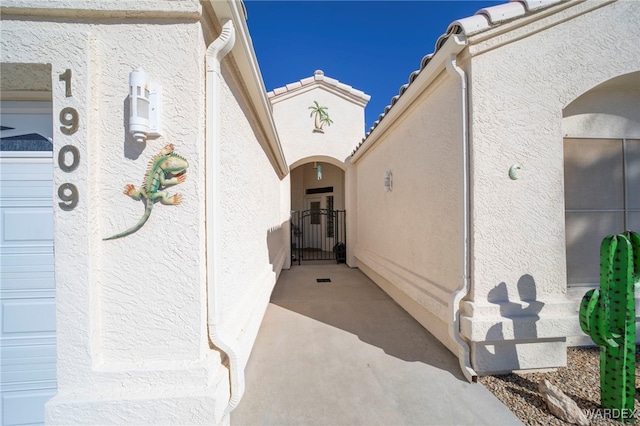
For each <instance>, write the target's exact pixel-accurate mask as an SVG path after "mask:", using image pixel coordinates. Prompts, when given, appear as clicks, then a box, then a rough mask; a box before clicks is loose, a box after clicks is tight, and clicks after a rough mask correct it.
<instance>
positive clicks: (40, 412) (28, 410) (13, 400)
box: [2, 389, 56, 426]
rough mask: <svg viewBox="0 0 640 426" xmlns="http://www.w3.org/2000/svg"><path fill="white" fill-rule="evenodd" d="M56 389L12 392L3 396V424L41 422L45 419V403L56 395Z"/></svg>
mask: <svg viewBox="0 0 640 426" xmlns="http://www.w3.org/2000/svg"><path fill="white" fill-rule="evenodd" d="M55 393H56V391H55V389H51V390H40V391H23V392H11V393H8V394H4V395H3V396H2V405H3V409H2V424H4V425H7V426H9V425H28V424H40V423H41V422H42V419H44V404H45V403H46V402H47V401H48V400H49V399H50V398H51V397H53V396H54V395H55Z"/></svg>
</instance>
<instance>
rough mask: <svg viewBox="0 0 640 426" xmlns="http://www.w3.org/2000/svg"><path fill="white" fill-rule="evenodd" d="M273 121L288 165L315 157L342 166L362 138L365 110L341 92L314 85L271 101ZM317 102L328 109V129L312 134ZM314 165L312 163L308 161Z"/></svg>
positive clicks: (325, 127)
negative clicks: (331, 159)
mask: <svg viewBox="0 0 640 426" xmlns="http://www.w3.org/2000/svg"><path fill="white" fill-rule="evenodd" d="M270 101H271V104H272V105H273V117H274V120H275V122H276V125H277V128H278V135H279V136H280V141H281V143H282V149H283V151H284V155H285V158H286V159H287V163H288V164H289V165H291V164H294V163H296V162H299V161H300V160H303V159H307V158H312V157H314V156H320V155H323V156H328V157H332V158H334V159H336V160H338V161H339V162H344V161H345V160H346V158H347V157H348V156H349V154H350V152H351V150H352V149H353V146H354V145H355V144H357V143H358V142H359V141H360V140H361V139H362V136H363V134H364V108H363V107H362V106H361V105H359V104H358V103H356V102H355V101H353V100H351V99H349V97H348V96H346V95H343V94H341V93H340V92H337V91H334V90H331V89H329V88H327V87H325V86H323V85H320V84H314V85H311V86H309V87H305V88H303V89H298V90H297V91H293V92H289V93H287V94H284V95H280V96H276V97H272V98H271V99H270ZM314 101H317V102H318V103H319V104H320V105H321V106H324V107H327V112H328V113H329V117H331V119H332V120H333V124H331V126H326V125H325V126H324V128H323V130H324V133H317V132H314V131H313V129H314V122H313V118H312V117H310V116H309V115H310V113H311V110H310V109H309V107H310V106H312V105H314V103H313V102H314ZM311 161H313V160H311Z"/></svg>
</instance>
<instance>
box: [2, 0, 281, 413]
mask: <svg viewBox="0 0 640 426" xmlns="http://www.w3.org/2000/svg"><path fill="white" fill-rule="evenodd" d="M18 3H19V2H12V3H11V5H10V6H12V7H13V6H16V5H17V4H18ZM63 3H64V2H56V4H55V5H52V8H53V9H56V12H55V13H62V14H64V10H65V7H66V6H65V5H64V4H63ZM71 3H73V2H71ZM105 4H106V6H105ZM172 5H174V6H175V7H174V8H173V9H171V7H172ZM18 6H19V5H18ZM27 6H29V8H30V9H29V10H30V11H31V12H28V13H35V12H34V9H33V4H31V3H30V4H29V5H27ZM67 6H68V5H67ZM103 6H105V7H107V9H108V8H109V7H112V8H113V10H117V11H116V13H115V14H110V13H109V12H108V10H102V9H103ZM132 6H133V3H127V4H124V3H123V4H118V2H106V3H101V5H100V9H101V12H100V13H98V15H99V16H102V17H106V16H108V17H110V18H111V19H110V20H109V21H108V22H105V21H97V22H93V21H91V17H92V16H94V13H93V12H92V11H91V10H90V9H87V10H86V11H85V12H83V13H82V15H83V16H86V19H84V20H74V19H73V18H68V19H65V20H64V21H58V22H56V23H51V22H47V19H46V18H41V19H37V20H34V21H23V20H19V19H18V20H12V19H10V16H3V23H2V37H1V43H2V61H3V62H9V63H16V64H20V63H36V64H38V63H42V64H51V66H52V74H51V83H50V84H49V86H51V88H52V92H53V93H52V95H53V114H54V122H57V121H56V119H57V116H58V114H59V111H60V110H61V109H62V108H64V107H73V108H75V109H76V110H77V111H78V115H79V117H80V126H79V129H78V131H77V132H76V133H74V134H73V135H71V136H68V135H64V134H63V133H62V132H61V131H60V130H59V125H55V126H54V158H57V155H56V152H57V151H59V150H60V148H61V147H62V146H64V145H67V144H71V145H74V146H76V147H78V149H79V150H80V163H79V167H78V168H77V169H76V170H75V171H73V172H71V173H65V172H63V171H62V170H60V168H59V167H57V166H56V167H55V170H54V186H55V189H54V191H57V188H58V186H59V185H61V184H62V183H64V182H70V183H73V184H74V185H76V187H77V188H78V192H79V197H80V202H79V204H78V206H77V207H76V208H75V209H74V210H73V211H71V212H66V211H63V210H61V209H59V208H57V201H55V202H54V212H55V213H54V220H55V254H56V257H55V262H56V284H57V289H56V292H57V344H58V395H57V396H56V397H55V398H54V399H52V400H51V401H50V402H49V403H48V405H47V421H48V422H49V423H53V424H58V423H60V424H78V423H91V424H96V423H142V422H144V423H154V422H157V423H160V422H174V423H208V424H212V423H220V422H228V417H223V411H224V409H225V407H226V405H227V403H228V401H229V372H228V370H227V367H225V365H223V363H222V356H221V354H220V353H219V352H218V351H217V350H215V349H212V348H211V346H210V342H209V337H208V330H207V282H206V248H205V236H206V233H205V196H206V195H205V181H204V176H205V164H204V159H205V128H204V122H205V65H204V62H205V49H206V44H205V40H206V39H207V38H208V37H207V36H205V35H204V34H203V26H202V24H201V23H200V22H198V20H197V19H194V18H197V16H198V13H199V8H200V6H199V3H198V2H193V1H191V2H189V3H188V4H187V3H185V2H157V3H154V2H147V3H146V6H147V7H149V8H150V9H154V7H155V8H157V10H151V11H149V14H150V15H149V16H151V15H153V17H154V18H155V19H158V18H160V19H161V18H162V17H169V18H171V19H169V20H166V21H162V20H160V21H154V20H150V21H147V22H145V21H144V17H145V16H146V15H145V14H144V13H142V14H139V13H136V17H137V18H142V20H135V21H128V20H127V19H126V16H128V15H127V13H126V10H127V8H131V7H132ZM142 6H144V5H140V4H138V5H137V6H136V7H137V8H138V9H144V7H142ZM16 7H17V6H16ZM119 7H120V9H119ZM174 12H175V13H174ZM194 12H195V15H194ZM12 13H18V12H16V10H12ZM38 13H40V12H38ZM42 13H45V12H42ZM55 13H54V14H55ZM67 13H68V12H67ZM45 14H46V13H45ZM105 14H106V15H105ZM159 24H160V25H159ZM185 46H188V48H185ZM134 65H136V66H141V67H143V68H144V69H145V70H146V71H147V73H148V74H149V77H150V80H152V81H154V82H156V83H158V84H160V85H161V86H162V89H163V98H162V108H163V115H162V117H163V131H162V136H161V137H159V138H157V139H150V140H148V141H147V142H146V143H143V144H138V143H136V142H135V141H134V140H133V139H132V137H131V136H130V134H129V133H128V129H127V127H126V124H127V122H128V114H129V105H128V99H127V96H128V92H129V87H128V77H129V72H130V71H131V69H132V66H134ZM66 69H71V70H72V72H73V77H72V91H73V96H72V97H65V94H64V83H63V82H61V81H59V79H58V76H59V75H60V74H62V73H63V72H64V71H65V70H66ZM233 73H237V70H235V69H234V70H233V71H231V74H233ZM231 74H227V75H226V78H227V79H229V80H233V79H232V78H231V76H230V75H231ZM14 86H15V85H14ZM37 86H38V90H41V89H40V87H41V86H42V87H45V86H46V85H43V84H42V82H38V84H37ZM230 87H233V89H230ZM238 87H241V84H240V83H239V81H236V80H233V81H232V82H231V83H229V84H226V83H225V84H223V92H222V95H223V96H222V99H220V100H219V101H220V102H222V108H221V109H222V110H223V111H224V114H223V118H222V120H221V127H222V131H221V132H222V135H223V139H222V141H223V142H222V144H221V152H222V157H221V164H217V165H215V167H217V169H218V171H219V173H220V174H221V176H222V177H223V188H224V189H223V191H222V193H221V194H216V195H218V196H220V197H221V198H222V199H223V200H224V206H223V207H224V215H223V217H224V222H225V223H224V224H223V226H222V228H221V229H222V233H223V235H219V236H217V238H220V239H221V241H222V246H223V247H224V251H223V255H222V257H223V258H222V259H221V260H220V262H219V264H222V265H225V270H224V271H222V273H221V275H220V276H221V277H222V284H221V287H220V288H221V290H222V291H221V294H222V297H223V299H224V301H223V304H224V307H225V316H224V318H227V319H228V321H227V325H228V326H229V328H232V330H226V331H227V332H228V333H229V334H231V335H232V338H233V339H237V340H238V341H239V342H240V343H239V346H241V349H242V351H241V352H242V357H243V358H245V359H246V358H247V357H248V354H249V352H250V349H251V347H252V345H253V339H254V338H255V333H256V332H257V328H258V326H259V323H260V321H261V318H262V313H263V312H264V307H265V306H266V304H267V302H268V297H269V293H270V291H271V288H272V286H273V284H274V283H275V279H276V276H277V274H278V272H279V270H280V268H281V267H282V264H283V263H284V261H283V259H284V257H285V256H284V247H285V245H284V241H285V237H284V234H283V231H282V227H281V225H282V224H283V222H286V219H287V217H288V204H286V205H283V199H282V196H281V193H280V186H281V185H284V184H283V183H282V182H281V181H280V180H279V179H278V177H277V174H276V172H275V171H274V169H273V166H272V165H271V163H270V162H269V161H268V160H267V158H266V155H265V153H264V151H263V150H262V148H261V145H260V143H259V142H258V136H257V135H258V134H259V133H258V132H255V131H254V127H252V125H255V118H248V115H249V114H251V113H250V111H252V110H251V109H250V108H246V105H243V106H242V107H240V106H239V105H238V104H239V103H246V102H247V100H246V97H243V96H241V95H238V94H237V93H232V91H233V90H235V91H236V92H238V91H239V90H240V89H238ZM167 143H173V144H174V145H175V150H176V152H177V153H178V154H180V155H181V156H183V157H185V158H186V159H187V161H188V162H189V168H188V171H187V174H186V176H187V179H186V181H185V182H184V183H182V184H179V185H176V186H175V187H172V188H170V189H169V192H170V193H172V194H173V193H176V192H177V193H180V194H182V196H183V201H182V203H181V204H180V205H178V206H165V205H161V204H160V203H157V204H156V205H155V207H154V209H153V211H152V214H151V217H150V219H149V221H148V222H147V223H146V224H145V225H144V226H143V227H142V228H141V229H140V230H139V231H138V232H136V233H134V234H132V235H130V236H128V237H125V238H122V239H118V240H113V241H102V238H104V237H107V236H110V235H113V234H115V233H118V232H121V231H124V230H125V229H128V228H129V227H131V226H133V225H134V224H135V223H137V222H138V220H139V219H140V217H141V216H142V214H143V212H144V204H143V203H142V202H137V201H134V200H132V199H131V198H129V197H127V196H126V195H124V194H123V193H122V190H123V187H124V185H125V184H129V183H131V184H134V185H136V186H139V185H140V184H141V183H142V181H143V178H144V174H145V170H146V168H147V164H148V162H149V160H150V159H151V158H152V157H153V156H154V155H155V154H156V153H157V152H158V151H159V150H160V149H161V148H162V147H163V146H164V145H165V144H167ZM285 187H286V185H285ZM54 200H57V192H56V193H55V194H54ZM286 201H287V203H288V198H287V200H286ZM282 211H284V212H286V213H285V214H283V213H282ZM256 236H259V237H258V238H256Z"/></svg>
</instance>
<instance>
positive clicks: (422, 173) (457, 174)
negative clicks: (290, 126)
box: [355, 72, 463, 351]
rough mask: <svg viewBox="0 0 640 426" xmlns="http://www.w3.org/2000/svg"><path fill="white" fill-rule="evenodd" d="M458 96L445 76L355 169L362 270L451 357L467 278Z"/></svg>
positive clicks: (454, 85)
mask: <svg viewBox="0 0 640 426" xmlns="http://www.w3.org/2000/svg"><path fill="white" fill-rule="evenodd" d="M459 93H460V87H459V82H457V81H456V80H455V79H453V78H451V77H449V76H448V75H447V74H446V72H443V73H442V74H441V75H440V76H439V77H438V78H437V79H436V81H435V82H434V83H433V84H431V85H430V86H429V87H428V88H427V90H426V91H424V92H423V93H422V94H421V95H420V96H419V97H418V98H417V100H416V101H415V102H414V104H413V105H412V106H411V107H409V108H408V109H407V110H406V111H404V114H403V115H402V117H401V118H400V119H399V120H397V122H396V123H394V125H393V126H392V128H391V130H390V131H388V132H386V133H385V134H384V135H382V136H381V139H379V141H378V142H377V145H376V146H375V147H374V148H372V149H371V150H369V151H367V152H366V153H365V154H364V156H362V157H361V158H360V159H358V161H357V163H356V164H355V167H356V174H357V179H356V181H357V184H356V188H357V246H356V250H355V256H356V259H357V264H358V267H359V268H360V269H362V270H363V271H364V272H365V273H366V274H367V275H369V276H370V277H371V278H372V279H373V280H374V281H375V282H376V283H377V284H378V285H380V286H381V287H382V288H383V289H384V290H385V291H387V292H388V293H389V294H390V295H391V296H392V297H393V298H394V299H395V300H396V301H398V303H400V305H402V306H403V307H404V308H405V309H406V310H407V311H409V312H410V313H411V314H412V315H413V316H414V317H415V318H416V319H417V320H418V321H420V323H421V324H422V325H423V326H424V327H425V328H427V329H428V330H429V331H430V332H431V333H433V334H434V335H435V336H436V337H437V338H438V339H439V340H441V341H442V342H443V343H445V345H447V346H448V347H449V348H450V349H451V350H452V351H454V350H455V349H454V346H453V343H452V342H451V340H450V337H449V335H448V332H447V328H448V327H449V326H450V324H448V322H447V318H449V317H450V315H449V313H448V312H449V310H450V308H449V300H450V299H451V294H452V293H453V291H454V290H455V289H457V288H459V287H460V286H461V285H462V275H463V273H462V268H463V263H462V259H463V257H462V246H461V243H462V227H461V224H462V178H461V176H462V143H461V129H460V126H459V123H460V103H459V95H457V94H459ZM386 171H391V172H392V175H393V189H392V191H390V192H385V188H384V173H385V172H386Z"/></svg>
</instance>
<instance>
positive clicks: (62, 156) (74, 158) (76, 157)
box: [58, 145, 80, 173]
mask: <svg viewBox="0 0 640 426" xmlns="http://www.w3.org/2000/svg"><path fill="white" fill-rule="evenodd" d="M67 152H69V153H71V164H70V165H67V162H66V161H65V160H66V155H67ZM78 164H80V151H78V148H76V147H75V146H73V145H65V146H63V147H62V148H60V152H59V153H58V166H60V169H61V170H62V171H63V172H65V173H71V172H72V171H74V170H75V169H77V168H78Z"/></svg>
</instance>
